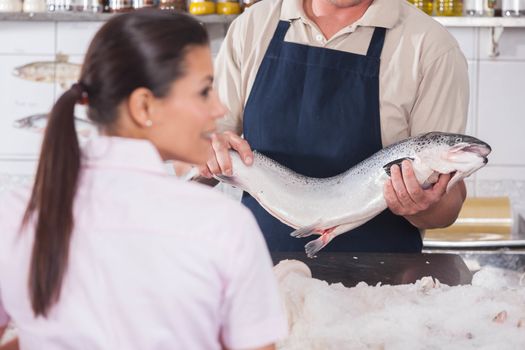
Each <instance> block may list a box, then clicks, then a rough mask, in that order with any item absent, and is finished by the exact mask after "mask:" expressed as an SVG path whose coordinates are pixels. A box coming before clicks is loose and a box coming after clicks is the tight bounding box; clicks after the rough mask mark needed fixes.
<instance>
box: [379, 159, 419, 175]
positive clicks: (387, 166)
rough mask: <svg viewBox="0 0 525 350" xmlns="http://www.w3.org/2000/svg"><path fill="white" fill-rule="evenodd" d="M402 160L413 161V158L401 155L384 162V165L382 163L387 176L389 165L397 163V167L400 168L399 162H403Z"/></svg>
mask: <svg viewBox="0 0 525 350" xmlns="http://www.w3.org/2000/svg"><path fill="white" fill-rule="evenodd" d="M404 160H410V161H414V158H411V157H403V158H399V159H396V160H393V161H391V162H389V163H386V164H385V165H383V169H385V172H386V174H387V175H388V176H390V167H391V166H392V165H394V164H397V165H399V167H400V168H401V163H403V161H404Z"/></svg>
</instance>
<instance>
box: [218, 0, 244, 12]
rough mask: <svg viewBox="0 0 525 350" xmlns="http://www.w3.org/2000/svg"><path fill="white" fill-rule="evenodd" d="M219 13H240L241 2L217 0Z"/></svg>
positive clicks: (236, 0)
mask: <svg viewBox="0 0 525 350" xmlns="http://www.w3.org/2000/svg"><path fill="white" fill-rule="evenodd" d="M217 13H218V14H219V15H238V14H239V13H241V4H240V3H239V1H238V0H217Z"/></svg>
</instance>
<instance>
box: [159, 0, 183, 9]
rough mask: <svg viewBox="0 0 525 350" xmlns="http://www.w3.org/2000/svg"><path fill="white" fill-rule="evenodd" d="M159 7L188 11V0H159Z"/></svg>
mask: <svg viewBox="0 0 525 350" xmlns="http://www.w3.org/2000/svg"><path fill="white" fill-rule="evenodd" d="M158 6H159V9H161V10H175V11H186V0H159V4H158Z"/></svg>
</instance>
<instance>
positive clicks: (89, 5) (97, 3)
mask: <svg viewBox="0 0 525 350" xmlns="http://www.w3.org/2000/svg"><path fill="white" fill-rule="evenodd" d="M103 8H104V4H103V2H102V1H101V0H83V1H82V8H81V9H80V11H83V12H92V13H99V12H102V11H103Z"/></svg>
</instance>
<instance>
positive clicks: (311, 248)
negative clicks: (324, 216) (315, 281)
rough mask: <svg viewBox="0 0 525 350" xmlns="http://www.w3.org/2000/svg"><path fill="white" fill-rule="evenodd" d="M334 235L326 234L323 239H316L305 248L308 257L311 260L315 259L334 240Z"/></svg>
mask: <svg viewBox="0 0 525 350" xmlns="http://www.w3.org/2000/svg"><path fill="white" fill-rule="evenodd" d="M332 238H333V237H332V235H331V234H330V233H325V234H323V235H322V236H321V237H319V238H317V239H314V240H313V241H310V242H308V243H307V244H306V245H305V246H304V250H305V251H306V255H307V256H308V257H309V258H314V257H315V254H317V253H318V252H319V251H320V250H321V249H323V248H324V247H325V246H326V245H327V244H328V243H330V241H331V240H332Z"/></svg>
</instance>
